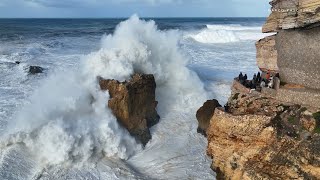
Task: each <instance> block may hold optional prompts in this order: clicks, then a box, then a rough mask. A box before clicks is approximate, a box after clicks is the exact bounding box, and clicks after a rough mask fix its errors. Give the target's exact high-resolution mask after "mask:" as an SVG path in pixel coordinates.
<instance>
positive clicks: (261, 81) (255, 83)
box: [238, 72, 280, 89]
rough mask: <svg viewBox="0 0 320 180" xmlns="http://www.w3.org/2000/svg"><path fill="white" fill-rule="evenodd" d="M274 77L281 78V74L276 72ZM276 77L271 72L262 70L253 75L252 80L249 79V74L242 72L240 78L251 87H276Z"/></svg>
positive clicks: (243, 83) (241, 81) (245, 84)
mask: <svg viewBox="0 0 320 180" xmlns="http://www.w3.org/2000/svg"><path fill="white" fill-rule="evenodd" d="M274 77H275V78H278V79H279V74H275V76H274ZM274 77H273V76H272V75H271V73H270V72H266V73H265V72H262V74H261V73H260V72H258V73H257V74H256V73H255V74H254V75H253V78H252V80H248V76H247V74H244V75H243V74H242V72H240V74H239V76H238V80H239V82H240V83H241V84H242V85H244V86H245V87H246V88H249V89H261V88H262V87H268V88H274ZM279 80H280V79H279Z"/></svg>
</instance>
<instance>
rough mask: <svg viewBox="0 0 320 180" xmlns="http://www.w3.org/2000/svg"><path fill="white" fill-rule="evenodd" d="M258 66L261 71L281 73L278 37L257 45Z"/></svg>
mask: <svg viewBox="0 0 320 180" xmlns="http://www.w3.org/2000/svg"><path fill="white" fill-rule="evenodd" d="M256 48H257V64H258V67H259V68H260V69H267V70H271V71H279V68H278V64H277V58H278V54H277V49H276V36H275V35H272V36H268V37H265V38H263V39H261V40H259V41H258V42H257V43H256Z"/></svg>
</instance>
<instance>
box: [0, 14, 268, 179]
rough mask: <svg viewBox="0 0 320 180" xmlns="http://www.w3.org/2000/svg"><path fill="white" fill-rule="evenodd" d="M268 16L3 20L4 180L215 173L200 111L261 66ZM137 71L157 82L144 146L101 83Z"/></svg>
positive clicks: (0, 153)
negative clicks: (37, 70)
mask: <svg viewBox="0 0 320 180" xmlns="http://www.w3.org/2000/svg"><path fill="white" fill-rule="evenodd" d="M264 21H265V19H263V18H168V19H166V18H165V19H157V18H154V19H141V18H139V17H138V16H136V15H133V16H132V17H131V18H129V19H0V75H1V78H0V179H10V180H11V179H215V173H214V172H213V171H212V170H211V169H210V165H211V159H210V158H209V157H207V156H206V145H207V140H206V138H204V137H203V136H201V135H200V134H197V132H196V130H197V120H196V117H195V114H196V111H197V109H198V108H199V107H200V106H201V105H202V104H203V103H204V102H205V101H206V100H208V99H213V98H216V99H218V100H219V102H220V104H222V105H224V104H225V103H226V101H227V99H228V96H229V95H230V86H231V84H232V80H233V78H234V77H236V76H237V75H238V73H239V72H240V71H241V72H243V73H247V74H248V76H249V77H250V76H252V75H253V73H255V72H257V70H258V69H257V66H256V60H255V55H256V50H255V45H254V43H255V41H257V40H258V39H260V38H262V37H264V36H265V35H264V34H262V33H261V26H262V24H263V22H264ZM16 61H19V62H21V63H20V64H16V63H15V62H16ZM30 65H37V66H41V67H43V68H44V69H45V70H44V73H42V74H38V75H29V74H28V67H29V66H30ZM134 72H142V73H150V74H154V76H155V80H156V83H157V90H156V100H157V101H158V102H159V104H158V107H157V111H158V113H159V115H160V116H161V119H160V122H159V123H158V124H157V125H155V126H154V127H152V129H151V134H152V140H151V141H150V142H149V143H148V144H147V145H146V147H142V145H141V144H139V143H138V142H136V141H135V139H134V138H132V137H131V136H130V135H129V133H128V132H127V131H126V130H125V129H124V128H122V127H121V126H120V125H119V124H118V123H117V121H116V118H115V117H114V116H113V114H112V113H111V111H110V109H108V108H107V106H106V102H107V101H108V99H109V94H108V92H102V91H100V90H99V86H98V83H97V80H96V77H97V76H101V77H103V78H108V79H117V80H119V81H123V80H127V79H129V78H130V76H131V75H132V74H133V73H134ZM92 98H94V99H95V100H96V101H94V103H92Z"/></svg>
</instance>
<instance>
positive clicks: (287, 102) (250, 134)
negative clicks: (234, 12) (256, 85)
mask: <svg viewBox="0 0 320 180" xmlns="http://www.w3.org/2000/svg"><path fill="white" fill-rule="evenodd" d="M270 4H271V5H272V13H271V15H270V16H269V18H268V19H267V22H266V24H265V25H264V26H263V30H262V31H263V32H275V33H276V34H275V35H273V36H269V37H266V38H264V39H261V40H260V41H258V42H257V43H256V47H257V64H258V66H259V68H260V69H261V70H263V71H265V72H266V71H268V72H270V71H274V72H279V73H280V78H278V80H279V81H281V86H278V87H277V88H276V89H269V88H261V92H258V91H251V90H250V89H247V88H246V87H244V86H243V85H242V84H240V83H239V82H237V81H235V82H234V83H233V86H232V95H231V97H230V98H229V100H228V103H227V105H226V107H227V108H226V109H225V110H223V109H219V108H215V109H214V113H212V114H213V115H212V117H211V119H210V125H209V127H208V128H207V129H206V133H207V138H208V148H207V154H208V155H209V156H211V157H212V158H213V163H212V169H214V170H215V171H216V172H217V178H218V179H235V180H237V179H239V180H240V179H241V180H242V179H254V180H255V179H268V180H269V179H270V180H271V179H272V180H273V179H279V180H280V179H320V178H319V177H320V71H319V69H320V61H319V57H320V54H319V53H320V51H319V48H318V47H319V46H318V44H317V43H318V42H320V31H319V30H320V27H319V25H320V23H319V21H320V11H319V10H320V1H319V0H273V1H272V2H271V3H270ZM279 84H280V83H279Z"/></svg>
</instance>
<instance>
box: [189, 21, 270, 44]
mask: <svg viewBox="0 0 320 180" xmlns="http://www.w3.org/2000/svg"><path fill="white" fill-rule="evenodd" d="M264 36H265V35H263V34H262V33H261V27H254V26H241V25H207V28H204V29H202V30H200V31H198V32H192V33H189V34H187V35H186V37H187V38H192V39H193V40H195V41H197V42H200V43H208V44H213V43H232V42H239V41H245V40H258V39H261V38H263V37H264Z"/></svg>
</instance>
